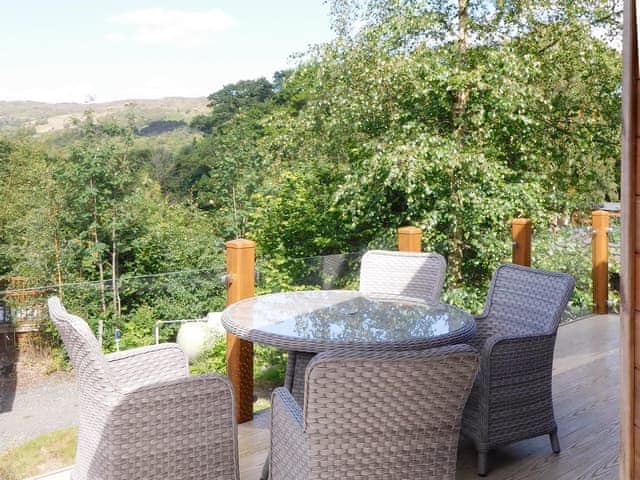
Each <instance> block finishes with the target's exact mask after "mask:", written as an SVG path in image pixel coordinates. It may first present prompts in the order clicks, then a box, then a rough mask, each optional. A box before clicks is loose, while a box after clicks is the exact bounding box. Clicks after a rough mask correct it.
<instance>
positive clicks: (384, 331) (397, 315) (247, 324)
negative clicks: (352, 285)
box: [222, 290, 476, 404]
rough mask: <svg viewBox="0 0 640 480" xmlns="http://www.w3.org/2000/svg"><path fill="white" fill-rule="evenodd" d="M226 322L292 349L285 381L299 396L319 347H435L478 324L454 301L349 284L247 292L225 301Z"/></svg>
mask: <svg viewBox="0 0 640 480" xmlns="http://www.w3.org/2000/svg"><path fill="white" fill-rule="evenodd" d="M222 324H223V326H224V327H225V328H226V329H227V331H229V332H231V333H232V334H234V335H235V336H237V337H239V338H241V339H243V340H247V341H250V342H254V343H260V344H264V345H270V346H273V347H277V348H281V349H283V350H287V351H288V352H289V358H288V362H287V374H286V380H285V386H286V387H287V388H288V389H289V390H290V391H291V393H292V394H293V396H294V398H296V400H298V401H299V402H302V395H303V392H304V388H303V387H304V369H305V367H306V365H307V363H308V362H309V360H310V359H311V358H312V357H313V355H314V354H315V353H318V352H322V351H325V350H330V349H354V348H358V349H375V350H414V349H423V348H431V347H437V346H442V345H450V344H455V343H464V342H465V341H467V340H468V339H470V338H472V337H473V336H474V335H475V330H476V325H475V322H474V320H473V317H472V316H471V315H470V314H469V313H466V312H464V311H462V310H460V309H458V308H456V307H454V306H451V305H447V304H443V303H435V304H429V303H426V302H423V301H420V300H418V299H415V298H406V297H399V296H393V297H385V296H371V295H364V294H362V293H360V292H357V291H351V290H313V291H301V292H286V293H272V294H268V295H260V296H257V297H253V298H248V299H245V300H241V301H239V302H236V303H234V304H233V305H230V306H229V307H227V308H226V309H225V310H224V312H222ZM301 404H302V403H301Z"/></svg>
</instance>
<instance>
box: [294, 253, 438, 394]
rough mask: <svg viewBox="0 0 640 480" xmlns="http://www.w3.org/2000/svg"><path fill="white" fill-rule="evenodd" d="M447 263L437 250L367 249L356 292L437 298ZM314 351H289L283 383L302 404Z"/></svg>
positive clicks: (428, 298)
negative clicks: (306, 370)
mask: <svg viewBox="0 0 640 480" xmlns="http://www.w3.org/2000/svg"><path fill="white" fill-rule="evenodd" d="M446 270H447V262H446V260H445V259H444V257H443V256H442V255H439V254H437V253H414V252H396V251H390V250H370V251H368V252H366V253H365V254H364V255H363V256H362V262H361V264H360V288H359V290H360V292H362V293H364V294H365V295H378V296H383V297H394V296H395V297H408V298H417V299H420V300H424V301H427V302H437V301H439V300H440V292H441V291H442V286H443V285H444V278H445V275H446ZM314 355H315V354H314V353H308V352H289V355H288V357H287V370H286V374H285V382H284V386H285V387H286V388H288V389H289V391H290V392H292V393H293V397H294V398H295V399H296V400H297V401H298V403H299V404H300V405H302V397H303V395H304V372H305V369H306V368H307V365H308V364H309V362H310V361H311V359H312V358H313V357H314Z"/></svg>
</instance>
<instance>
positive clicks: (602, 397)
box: [238, 315, 620, 480]
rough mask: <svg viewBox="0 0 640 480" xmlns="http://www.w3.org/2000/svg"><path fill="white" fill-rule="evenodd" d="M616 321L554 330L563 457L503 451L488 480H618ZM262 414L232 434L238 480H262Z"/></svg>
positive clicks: (540, 444) (463, 458) (517, 448)
mask: <svg viewBox="0 0 640 480" xmlns="http://www.w3.org/2000/svg"><path fill="white" fill-rule="evenodd" d="M618 322H619V320H618V317H617V316H615V315H601V316H592V317H587V318H584V319H581V320H578V321H576V322H574V323H571V324H569V325H565V326H563V327H561V328H560V331H559V334H558V344H557V347H556V355H555V362H554V381H553V394H554V404H555V412H556V421H557V423H558V429H559V435H560V444H561V447H562V452H561V453H560V454H559V455H554V454H553V453H552V452H551V447H550V445H549V440H548V437H540V438H535V439H532V440H527V441H523V442H519V443H517V444H514V445H511V446H509V447H505V448H501V449H500V450H499V451H496V452H493V453H492V454H490V456H489V462H490V463H489V466H490V471H489V475H488V476H487V478H489V479H491V480H507V479H509V480H525V479H526V480H543V479H544V480H577V479H581V480H582V479H603V480H605V479H606V480H613V479H616V478H618V445H619V440H618V431H619V430H618V388H619V382H620V373H619V363H620V362H619V348H618V347H619V326H618ZM268 427H269V418H268V412H263V413H260V414H258V415H256V416H255V417H254V420H253V421H252V422H249V423H245V424H242V425H240V426H239V427H238V433H239V437H240V438H239V443H240V478H241V479H242V480H255V479H258V478H259V476H260V472H261V469H262V464H263V462H264V459H265V457H266V454H267V447H268V442H269V431H268ZM475 466H476V463H475V452H474V450H473V449H472V448H471V447H470V446H469V445H467V444H464V443H463V445H462V447H461V449H460V454H459V458H458V474H457V479H458V480H471V479H474V480H475V479H477V478H479V477H478V476H477V475H476V474H475Z"/></svg>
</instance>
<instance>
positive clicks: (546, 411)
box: [462, 265, 574, 475]
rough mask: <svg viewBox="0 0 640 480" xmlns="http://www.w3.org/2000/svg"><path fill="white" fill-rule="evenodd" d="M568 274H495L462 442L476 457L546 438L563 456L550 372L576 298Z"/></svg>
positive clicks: (510, 268)
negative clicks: (563, 325) (565, 319)
mask: <svg viewBox="0 0 640 480" xmlns="http://www.w3.org/2000/svg"><path fill="white" fill-rule="evenodd" d="M573 287H574V281H573V278H572V277H571V275H568V274H566V273H555V272H545V271H542V270H534V269H531V268H527V267H521V266H518V265H501V266H500V267H498V269H497V270H496V271H495V272H494V274H493V278H492V281H491V286H490V288H489V293H488V295H487V301H486V304H485V309H484V313H483V314H482V315H480V316H478V317H476V325H477V336H476V338H475V339H473V340H472V341H471V342H470V343H471V344H473V345H474V346H475V347H476V348H477V349H478V351H479V352H480V372H479V373H478V377H477V379H476V381H475V384H474V387H473V390H472V391H471V395H470V396H469V401H468V402H467V406H466V408H465V411H464V416H463V420H462V434H463V435H464V436H465V437H467V438H469V439H471V440H472V441H473V443H474V444H475V447H476V450H477V452H478V474H479V475H486V473H487V452H488V451H489V450H491V449H494V448H497V447H500V446H502V445H506V444H509V443H512V442H515V441H518V440H524V439H527V438H532V437H537V436H540V435H549V436H550V440H551V447H552V449H553V451H554V452H555V453H559V452H560V442H559V441H558V427H557V425H556V422H555V417H554V413H553V398H552V392H551V370H552V367H553V351H554V347H555V341H556V333H557V330H558V325H559V323H560V318H561V317H562V313H563V312H564V310H565V308H566V307H567V303H568V302H569V299H570V298H571V294H572V292H573Z"/></svg>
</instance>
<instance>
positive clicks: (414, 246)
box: [398, 227, 422, 252]
mask: <svg viewBox="0 0 640 480" xmlns="http://www.w3.org/2000/svg"><path fill="white" fill-rule="evenodd" d="M398 250H399V251H401V252H421V251H422V230H420V229H419V228H418V227H400V228H399V229H398Z"/></svg>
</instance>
